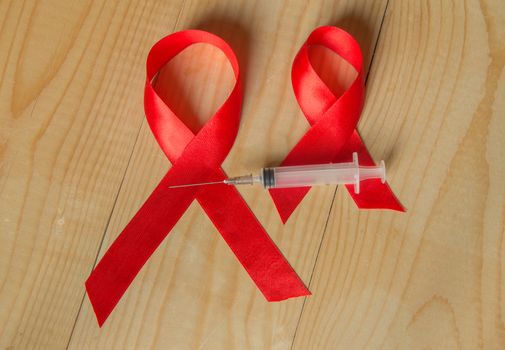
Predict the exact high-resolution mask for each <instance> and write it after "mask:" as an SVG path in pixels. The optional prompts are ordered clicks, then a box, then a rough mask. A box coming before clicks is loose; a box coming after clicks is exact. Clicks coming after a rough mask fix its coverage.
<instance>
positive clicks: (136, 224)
mask: <svg viewBox="0 0 505 350" xmlns="http://www.w3.org/2000/svg"><path fill="white" fill-rule="evenodd" d="M168 174H170V173H168ZM168 174H167V175H165V177H164V178H163V180H162V181H161V182H160V184H159V185H158V186H157V188H156V189H155V190H154V192H153V193H152V194H151V195H150V196H149V198H148V199H147V200H146V202H145V203H144V204H143V205H142V207H141V208H140V210H139V211H138V212H137V214H136V215H135V216H134V217H133V218H132V220H131V221H130V222H129V223H128V225H127V226H126V227H125V228H124V230H123V231H122V232H121V234H120V235H119V236H118V237H117V238H116V240H115V241H114V242H113V243H112V245H111V246H110V247H109V249H108V250H107V252H106V253H105V255H104V256H103V257H102V259H101V260H100V262H99V263H98V265H97V266H96V267H95V269H94V270H93V272H92V273H91V275H90V276H89V277H88V279H87V281H86V292H87V293H88V297H89V300H90V302H91V305H92V306H93V310H94V312H95V315H96V318H97V321H98V325H99V326H100V327H101V326H102V325H103V323H104V322H105V321H106V319H107V317H108V316H109V314H110V313H111V312H112V310H113V309H114V308H115V306H116V305H117V303H118V302H119V300H120V299H121V297H122V296H123V294H124V293H125V291H126V289H127V288H128V286H129V285H130V284H131V283H132V281H133V279H134V278H135V276H136V275H137V274H138V272H139V271H140V269H141V268H142V266H144V264H145V263H146V261H147V260H148V259H149V257H150V256H151V255H152V254H153V253H154V251H155V250H156V248H157V247H158V246H159V245H160V243H161V242H162V241H163V239H164V238H165V237H166V236H167V235H168V233H169V232H170V230H171V229H172V228H173V227H174V225H175V224H176V223H177V221H178V220H179V219H180V217H181V216H182V215H183V214H184V211H185V210H186V209H187V207H188V206H189V205H190V204H191V202H192V201H193V199H194V195H195V194H194V193H193V192H192V191H188V189H184V190H177V189H169V188H168V186H169V185H168V180H167V178H168Z"/></svg>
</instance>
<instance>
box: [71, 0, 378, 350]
mask: <svg viewBox="0 0 505 350" xmlns="http://www.w3.org/2000/svg"><path fill="white" fill-rule="evenodd" d="M364 5H365V3H364V2H363V3H360V2H358V3H340V4H338V5H335V6H333V7H332V8H333V11H328V12H326V11H324V13H320V12H321V9H322V8H326V9H327V8H328V6H330V8H331V5H329V4H324V3H321V2H314V3H313V4H312V6H306V5H305V4H302V3H299V4H297V3H294V2H289V6H287V2H286V3H281V2H279V3H272V2H257V3H256V4H252V3H250V2H245V1H244V2H242V3H240V4H238V3H237V2H236V1H230V2H223V1H221V2H216V3H212V5H211V6H208V7H205V6H201V5H200V3H198V2H190V1H188V2H187V3H186V4H185V7H184V10H183V11H182V13H181V18H180V21H179V24H178V29H179V28H188V27H197V28H204V29H207V30H210V31H212V32H214V33H217V34H220V35H221V36H223V37H224V38H225V39H226V40H227V41H229V42H230V43H231V45H232V46H233V48H234V50H235V51H236V52H237V54H238V56H239V59H240V61H241V67H242V70H243V72H245V75H246V76H245V87H246V99H245V105H244V110H243V114H242V124H241V129H240V132H239V135H238V137H237V140H236V143H235V145H234V147H233V149H232V152H231V154H230V156H229V157H228V159H227V160H226V162H225V164H224V169H225V170H226V171H227V172H228V173H230V174H240V173H242V172H247V171H250V170H251V169H257V168H260V167H262V166H264V165H265V164H269V163H270V164H272V163H278V162H279V161H280V160H281V159H282V157H283V156H284V155H285V154H286V153H287V152H288V150H289V149H290V148H291V147H292V146H293V145H294V144H295V143H296V142H297V140H298V139H299V138H300V137H301V135H302V134H303V132H304V131H305V130H306V129H307V122H306V121H305V118H304V117H303V116H302V115H301V113H300V111H299V109H298V106H297V105H296V102H295V100H294V97H293V95H292V92H291V83H290V69H291V67H290V64H286V62H291V61H292V59H293V57H294V55H295V53H296V51H297V50H298V48H299V46H300V45H301V43H302V41H303V40H305V38H306V36H307V35H308V33H309V32H310V31H311V30H312V29H313V28H314V27H315V26H316V25H318V24H325V23H336V22H338V21H342V22H343V24H344V25H346V26H347V27H350V28H351V29H354V30H355V31H356V32H358V31H357V30H356V29H357V28H358V27H359V26H360V25H361V24H362V23H368V25H369V26H371V27H366V28H367V30H366V31H363V32H362V36H361V37H360V40H363V38H366V39H367V40H365V43H364V47H365V48H366V49H367V50H366V56H367V60H369V59H370V57H371V50H372V49H373V45H374V43H375V38H376V36H377V34H378V29H379V26H380V21H381V19H382V16H383V13H384V9H385V2H384V3H382V4H376V5H375V6H372V7H366V6H364ZM354 12H358V13H360V14H361V15H360V18H361V19H360V20H358V19H356V17H348V15H347V14H348V13H354ZM245 14H247V16H246V15H245ZM201 50H204V51H206V56H205V55H203V54H202V51H201ZM212 52H214V51H213V49H212V48H207V49H205V48H203V47H202V48H190V49H188V50H187V51H186V52H185V53H183V54H181V56H179V57H178V58H177V59H176V60H174V61H172V62H171V63H170V64H169V65H168V66H167V68H166V70H165V72H164V74H162V76H161V78H160V80H158V83H159V86H160V87H162V86H163V85H164V84H163V78H165V79H167V81H170V82H171V84H175V85H178V84H185V85H184V86H182V85H181V86H180V87H170V86H168V87H167V86H166V87H165V91H163V95H164V96H165V98H166V99H168V103H169V105H175V109H178V110H179V111H180V112H181V114H182V115H189V116H190V119H191V121H192V122H191V125H194V124H196V125H197V124H199V123H201V121H202V119H206V118H208V117H209V116H210V115H211V114H212V113H213V111H214V110H215V109H216V108H217V106H218V105H219V103H220V102H221V101H223V99H224V97H225V96H226V92H227V91H226V89H224V90H223V87H228V88H229V87H230V82H231V74H230V72H229V67H228V66H227V64H226V62H224V61H223V57H222V55H220V54H219V53H218V52H214V53H212ZM191 59H192V60H191ZM188 65H189V66H190V68H188ZM330 66H331V64H328V69H330V68H331V67H330ZM223 73H225V74H223ZM223 75H224V77H223ZM177 76H179V77H181V76H182V77H184V79H181V78H179V79H178V78H177ZM167 89H168V91H167ZM170 90H175V91H180V94H177V93H175V91H170ZM188 96H189V98H188ZM180 101H184V102H185V103H188V104H189V107H183V106H181V105H182V104H183V103H179V105H178V102H180ZM211 102H214V103H211ZM168 167H169V165H168V162H167V160H166V159H165V157H164V156H163V155H162V154H161V151H160V149H159V147H158V146H157V145H156V143H155V142H154V140H153V138H152V136H151V134H150V131H149V130H148V128H147V127H146V126H145V125H144V126H143V130H142V131H141V135H140V137H139V141H138V142H137V146H136V149H135V151H134V155H133V158H132V161H131V164H130V167H129V169H128V172H127V175H126V178H125V182H124V186H123V187H124V190H123V191H121V193H120V196H119V198H118V202H117V205H116V207H115V210H114V213H113V216H112V219H111V224H110V226H109V229H108V230H107V235H106V238H105V242H104V245H103V247H102V250H101V254H103V252H104V251H105V249H106V248H107V246H108V245H109V244H110V243H111V242H112V240H113V239H114V238H115V237H116V235H117V234H118V233H119V232H120V230H121V229H122V227H124V225H125V224H126V223H127V222H128V220H129V219H130V217H131V216H132V215H133V214H134V213H135V211H136V209H137V208H138V206H139V205H140V204H141V203H142V201H143V200H144V199H145V198H146V196H147V195H148V194H149V193H150V192H151V190H152V188H153V187H154V186H155V184H156V182H157V181H158V180H159V179H160V177H161V176H162V175H163V174H164V173H165V172H166V170H167V169H168ZM241 192H242V194H243V195H244V198H245V199H246V201H247V203H248V204H249V206H250V207H251V208H252V210H253V211H254V213H255V214H256V215H257V216H258V218H259V219H260V221H261V222H262V223H263V225H264V226H265V227H266V228H267V231H268V232H269V233H270V234H271V236H272V238H273V239H274V241H275V242H276V243H277V244H278V245H279V247H280V248H281V250H282V252H283V253H284V254H285V255H286V256H287V258H288V260H289V261H290V262H291V263H292V264H293V266H294V267H295V269H296V271H297V272H299V273H300V275H301V277H302V278H303V279H304V280H305V281H307V282H308V281H309V280H310V275H311V272H312V268H313V264H314V261H315V256H316V254H317V250H318V248H319V243H320V239H321V234H322V232H323V229H324V225H325V223H326V218H327V215H328V211H329V208H330V204H331V200H332V197H333V193H334V188H331V187H330V188H320V189H317V190H314V191H313V192H311V193H310V195H309V196H308V197H307V198H306V199H305V200H304V202H303V204H302V205H301V207H300V209H299V210H298V211H297V212H296V214H295V215H294V217H293V218H292V219H291V220H290V222H289V224H287V225H286V226H283V225H282V224H281V222H280V219H279V217H278V215H277V214H276V212H275V211H274V206H273V203H272V201H271V199H270V198H269V196H268V194H267V193H265V192H264V191H263V190H262V189H260V188H244V189H241ZM302 303H303V299H295V300H290V301H287V302H284V303H268V302H266V301H265V300H264V298H263V296H262V295H261V294H260V292H259V291H258V290H257V289H256V287H255V286H254V284H253V283H252V282H251V280H250V278H249V277H248V276H247V274H246V273H245V271H244V270H243V268H242V267H241V266H240V265H239V263H238V262H237V260H236V259H235V257H234V256H233V254H232V253H231V251H230V250H229V248H228V247H227V246H226V244H225V243H224V241H223V240H222V238H221V237H220V236H219V233H218V232H217V231H216V230H215V228H214V227H213V225H212V224H211V223H210V221H209V219H208V218H207V217H206V216H205V214H204V213H203V211H202V210H201V208H200V207H199V206H198V204H197V203H193V205H192V206H191V207H190V210H188V211H187V212H186V214H185V216H184V217H183V219H182V220H181V221H180V222H179V223H178V224H177V226H176V227H175V228H174V230H173V231H172V232H171V233H170V235H169V236H168V237H167V239H166V240H165V242H164V243H163V244H162V245H161V247H160V248H159V249H158V251H157V252H156V254H155V255H154V256H152V257H151V259H150V261H149V262H148V263H147V265H146V266H145V269H143V271H142V272H141V274H140V275H139V276H138V278H137V279H136V280H135V281H134V283H133V285H132V286H131V287H130V289H129V291H128V293H127V295H126V296H125V297H124V298H123V299H122V301H121V302H120V304H119V306H118V308H117V309H116V310H115V311H114V313H113V315H112V316H111V318H110V319H109V320H108V322H107V324H106V325H105V326H104V327H103V328H102V329H101V330H100V329H98V327H97V325H96V321H95V319H94V315H93V313H92V310H91V307H90V305H89V303H88V302H87V300H86V301H85V303H84V304H83V308H82V312H81V313H80V315H79V319H78V322H77V325H76V328H75V332H74V334H73V337H72V340H71V343H70V348H87V347H97V348H125V347H126V348H130V347H131V348H170V347H171V346H175V345H174V344H177V345H176V347H177V348H178V349H186V348H188V349H189V348H194V349H197V348H208V349H223V348H229V349H235V348H252V349H269V348H278V349H287V348H289V347H290V346H291V343H292V340H293V334H294V331H295V328H296V325H297V322H298V318H299V314H300V310H301V306H302Z"/></svg>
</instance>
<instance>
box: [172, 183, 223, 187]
mask: <svg viewBox="0 0 505 350" xmlns="http://www.w3.org/2000/svg"><path fill="white" fill-rule="evenodd" d="M222 183H224V181H214V182H199V183H194V184H184V185H174V186H168V188H180V187H192V186H203V185H217V184H222Z"/></svg>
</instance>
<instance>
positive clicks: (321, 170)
mask: <svg viewBox="0 0 505 350" xmlns="http://www.w3.org/2000/svg"><path fill="white" fill-rule="evenodd" d="M373 178H379V179H381V180H382V181H383V182H384V181H385V167H384V163H383V162H382V163H381V165H380V166H368V167H360V166H359V163H358V155H357V154H356V153H354V154H353V162H349V163H335V164H317V165H300V166H285V167H276V168H265V169H263V171H262V174H261V182H262V183H263V186H265V188H288V187H308V186H314V185H323V184H329V185H330V184H331V185H333V184H337V185H338V184H352V185H354V190H355V192H356V193H359V183H360V181H362V180H366V179H373Z"/></svg>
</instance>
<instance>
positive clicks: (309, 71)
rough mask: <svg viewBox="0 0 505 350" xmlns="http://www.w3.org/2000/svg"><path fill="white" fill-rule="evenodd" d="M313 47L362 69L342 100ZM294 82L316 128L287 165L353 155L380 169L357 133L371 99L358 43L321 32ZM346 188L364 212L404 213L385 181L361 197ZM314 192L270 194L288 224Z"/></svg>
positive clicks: (367, 186) (301, 58) (299, 62)
mask: <svg viewBox="0 0 505 350" xmlns="http://www.w3.org/2000/svg"><path fill="white" fill-rule="evenodd" d="M311 45H321V46H324V47H326V48H328V49H330V50H332V51H333V52H335V53H336V54H338V55H339V56H341V57H342V58H343V59H344V60H345V61H347V62H348V63H349V64H351V65H352V66H353V67H354V69H356V71H357V73H358V74H357V76H356V79H355V80H354V81H353V82H352V84H351V85H350V87H349V88H348V89H347V90H346V91H345V92H344V93H343V94H342V95H341V96H339V97H337V96H335V95H334V94H333V92H331V90H330V89H329V87H328V86H326V84H325V83H324V82H323V80H322V79H321V77H319V75H318V74H317V73H316V71H315V70H314V67H313V66H312V64H311V62H310V59H309V47H310V46H311ZM291 80H292V84H293V90H294V93H295V96H296V99H297V101H298V104H299V105H300V108H301V110H302V111H303V113H304V115H305V117H306V118H307V120H308V121H309V124H310V125H311V128H310V129H309V130H308V131H307V133H306V134H305V135H304V136H303V137H302V138H301V139H300V141H299V142H298V143H297V144H296V145H295V147H294V148H293V149H292V150H291V151H290V152H289V154H288V155H287V156H286V158H285V159H284V161H283V162H282V163H281V165H283V166H285V165H302V164H317V163H331V162H342V161H349V160H350V159H351V155H352V152H358V156H359V159H360V164H363V165H374V162H373V159H372V157H371V156H370V154H369V153H368V151H367V150H366V147H365V145H364V144H363V142H362V140H361V138H360V136H359V134H358V133H357V131H356V126H357V124H358V121H359V117H360V114H361V110H362V108H363V103H364V97H365V87H364V80H363V59H362V55H361V49H360V47H359V44H358V43H357V41H356V40H355V39H354V38H353V37H352V36H351V35H350V34H349V33H347V32H345V31H344V30H342V29H340V28H337V27H331V26H323V27H319V28H317V29H315V30H314V31H313V32H312V33H311V34H310V35H309V37H308V39H307V41H306V42H305V43H304V44H303V45H302V47H301V49H300V51H299V52H298V54H297V55H296V57H295V60H294V62H293V67H292V71H291ZM346 187H347V189H348V191H349V193H350V195H351V196H352V198H353V199H354V201H355V203H356V204H357V205H358V207H359V208H362V209H365V208H366V209H372V208H373V209H378V208H382V209H392V210H399V211H404V209H403V207H402V205H401V204H400V202H399V201H398V200H397V199H396V197H395V196H394V194H393V192H392V191H391V189H390V188H389V186H388V185H387V184H382V183H381V182H380V180H367V181H365V182H363V183H362V184H361V191H360V194H355V193H354V189H353V187H352V186H346ZM309 190H310V187H304V188H289V189H270V195H271V197H272V199H273V201H274V203H275V206H276V207H277V210H278V212H279V215H280V216H281V220H282V221H283V222H286V221H287V220H288V218H289V217H290V215H291V214H292V213H293V211H294V210H295V209H296V207H297V206H298V205H299V204H300V202H301V201H302V199H303V198H304V197H305V195H306V194H307V192H308V191H309Z"/></svg>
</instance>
